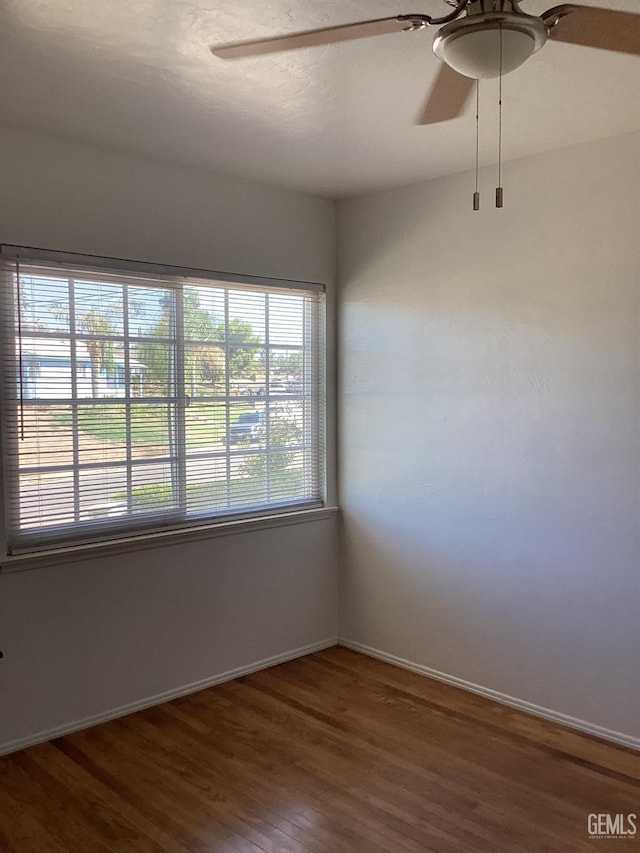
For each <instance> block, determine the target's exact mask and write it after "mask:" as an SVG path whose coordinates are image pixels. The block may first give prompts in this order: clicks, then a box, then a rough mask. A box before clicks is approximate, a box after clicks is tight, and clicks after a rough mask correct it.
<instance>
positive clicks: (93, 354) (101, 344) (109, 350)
mask: <svg viewBox="0 0 640 853" xmlns="http://www.w3.org/2000/svg"><path fill="white" fill-rule="evenodd" d="M50 310H51V313H52V314H53V315H54V317H56V318H57V319H66V320H67V322H68V321H69V306H68V305H65V304H63V303H61V302H54V303H52V304H51V306H50ZM75 322H76V328H77V330H78V331H79V332H81V333H82V334H85V335H112V334H113V326H112V325H111V320H110V319H109V318H108V317H107V316H106V315H105V314H101V313H100V312H99V311H96V310H95V308H90V309H89V310H88V311H84V312H82V313H76V315H75ZM84 345H85V346H86V348H87V352H88V353H89V361H90V364H91V394H92V395H93V396H94V397H98V396H99V395H100V387H99V384H98V383H99V377H100V374H101V373H102V372H103V371H109V370H113V367H114V357H113V341H105V340H103V339H102V338H88V339H87V340H85V341H84Z"/></svg>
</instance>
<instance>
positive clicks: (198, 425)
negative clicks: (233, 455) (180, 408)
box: [185, 400, 227, 454]
mask: <svg viewBox="0 0 640 853" xmlns="http://www.w3.org/2000/svg"><path fill="white" fill-rule="evenodd" d="M226 418H227V406H226V404H225V403H201V402H198V401H196V402H194V401H193V400H192V401H191V402H190V403H189V406H188V408H187V409H186V411H185V443H186V450H187V454H189V453H201V452H202V451H203V450H204V449H207V448H211V449H213V450H224V448H225V445H226V436H227V423H226Z"/></svg>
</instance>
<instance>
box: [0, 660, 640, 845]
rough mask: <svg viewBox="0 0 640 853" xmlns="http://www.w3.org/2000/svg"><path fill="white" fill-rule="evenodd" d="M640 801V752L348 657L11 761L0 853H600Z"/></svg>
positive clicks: (190, 701) (1, 762)
mask: <svg viewBox="0 0 640 853" xmlns="http://www.w3.org/2000/svg"><path fill="white" fill-rule="evenodd" d="M639 800H640V756H639V755H638V754H637V753H634V752H632V751H631V750H626V749H624V748H618V747H616V746H614V745H609V744H607V743H604V742H603V741H599V740H597V739H595V738H590V737H588V736H585V735H582V734H581V733H578V732H574V731H571V730H569V729H565V728H563V727H561V726H558V725H556V724H554V723H548V722H546V721H543V720H539V719H537V718H534V717H531V716H530V715H528V714H524V713H522V712H520V711H516V710H514V709H511V708H505V707H504V706H501V705H497V704H496V703H494V702H491V701H489V700H487V699H484V698H483V697H480V696H476V695H473V694H469V693H466V692H464V691H461V690H459V689H457V688H454V687H451V686H450V685H446V684H442V683H440V682H436V681H433V680H431V679H428V678H424V677H422V676H420V675H417V674H415V673H412V672H409V671H407V670H404V669H400V668H398V667H394V666H391V665H389V664H387V663H383V662H381V661H378V660H374V659H372V658H367V657H364V656H363V655H361V654H358V653H356V652H353V651H350V650H348V649H344V648H338V647H334V648H331V649H326V650H324V651H322V652H317V653H315V654H313V655H309V656H307V657H305V658H300V659H298V660H295V661H290V662H289V663H285V664H281V665H280V666H277V667H273V668H271V669H269V670H263V671H261V672H257V673H253V674H251V675H247V676H245V677H243V678H240V679H237V680H236V681H232V682H227V683H225V684H220V685H218V686H216V687H213V688H210V689H208V690H204V691H201V692H199V693H195V694H191V695H189V696H184V697H181V698H179V699H176V700H175V701H173V702H171V703H167V704H165V705H162V706H158V707H155V708H149V709H147V710H145V711H141V712H139V713H138V714H134V715H131V716H129V717H125V718H122V719H119V720H114V721H112V722H110V723H105V724H104V725H101V726H97V727H95V728H93V729H89V730H85V731H81V732H76V733H75V734H72V735H69V736H67V737H63V738H59V739H58V740H56V741H54V742H52V743H50V744H42V745H40V746H36V747H33V748H31V749H28V750H24V751H23V752H20V753H15V754H14V755H11V756H6V757H5V758H0V851H2V853H101V852H102V851H110V853H120V851H122V853H205V851H207V853H212V851H213V853H429V851H433V853H542V851H545V853H554V851H557V853H566V852H567V851H571V853H588V851H593V850H600V849H602V847H601V842H600V841H599V840H598V839H590V838H589V836H588V827H587V816H588V815H589V813H592V812H596V813H601V812H605V813H606V812H609V813H611V814H618V813H623V814H627V813H637V812H638V810H639ZM639 840H640V838H637V839H636V841H639ZM626 847H629V849H631V847H635V845H626Z"/></svg>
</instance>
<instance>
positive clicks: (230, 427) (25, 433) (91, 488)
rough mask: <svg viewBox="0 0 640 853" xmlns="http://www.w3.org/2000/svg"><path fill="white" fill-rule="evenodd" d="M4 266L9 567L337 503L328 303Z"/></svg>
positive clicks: (289, 292) (316, 294) (134, 277)
mask: <svg viewBox="0 0 640 853" xmlns="http://www.w3.org/2000/svg"><path fill="white" fill-rule="evenodd" d="M58 257H59V256H58ZM1 265H2V266H1V276H2V318H3V319H2V365H3V367H2V415H3V453H4V456H3V458H4V469H5V470H4V479H5V503H6V516H7V519H6V521H7V541H8V550H9V553H21V552H28V551H31V550H38V549H43V548H46V547H53V546H56V547H58V546H60V545H61V544H66V543H69V544H72V543H84V542H92V541H99V540H102V539H111V538H114V537H118V536H122V535H131V534H132V533H134V532H136V531H140V532H144V531H149V530H157V529H162V528H166V527H180V526H185V525H187V526H190V525H193V524H197V523H204V522H210V521H211V520H212V519H213V520H215V519H224V518H225V517H228V516H236V517H243V516H247V517H249V516H253V515H256V514H264V513H268V514H271V513H273V512H277V511H279V510H284V509H286V510H287V511H290V510H291V509H296V508H308V507H312V506H319V505H321V503H322V492H323V482H322V481H323V475H322V472H323V468H324V456H323V399H324V398H323V390H322V389H323V381H322V380H323V363H324V343H323V341H324V338H323V329H324V306H323V299H324V297H323V294H322V292H321V291H319V290H317V289H314V288H306V287H304V286H299V287H298V286H296V285H295V284H291V283H283V284H282V285H273V284H269V285H259V284H255V283H251V284H243V283H242V282H236V281H233V282H229V281H223V280H217V279H216V277H215V274H211V278H210V279H207V278H206V277H203V275H202V274H198V275H197V276H196V275H194V276H193V277H190V276H189V275H176V276H172V275H170V274H168V273H164V272H163V273H158V274H154V273H152V272H149V271H148V268H147V270H146V271H144V272H137V273H136V272H135V269H132V268H131V265H128V268H127V269H126V270H122V271H119V270H117V269H115V268H114V267H113V264H112V263H111V264H110V265H109V266H108V267H107V266H105V268H100V267H96V266H95V265H91V266H86V267H85V266H84V265H78V264H77V263H74V264H73V265H72V264H69V263H65V262H64V261H60V260H56V262H51V261H45V260H41V259H40V260H33V259H32V258H28V257H27V258H16V259H11V260H9V259H4V260H2V261H1Z"/></svg>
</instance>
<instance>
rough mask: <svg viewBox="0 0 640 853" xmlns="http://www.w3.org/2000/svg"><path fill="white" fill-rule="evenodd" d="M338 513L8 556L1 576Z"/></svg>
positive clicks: (326, 510) (292, 515)
mask: <svg viewBox="0 0 640 853" xmlns="http://www.w3.org/2000/svg"><path fill="white" fill-rule="evenodd" d="M337 512H338V507H335V506H331V507H320V508H318V509H305V510H299V511H298V512H288V513H280V514H278V515H266V516H260V517H257V518H243V519H238V520H236V521H224V522H218V523H215V524H204V525H200V526H197V527H185V528H181V529H177V530H166V531H161V532H157V533H146V534H141V535H138V536H128V537H124V538H121V539H117V540H114V541H110V542H97V543H93V544H91V545H73V546H68V547H66V548H54V549H51V550H50V551H41V552H38V553H35V552H34V553H32V554H20V555H16V556H7V557H3V558H0V573H2V574H10V573H13V572H20V571H27V570H29V569H42V568H46V567H48V566H59V565H61V564H64V563H71V562H75V561H77V560H91V559H98V558H101V557H109V556H111V555H113V554H129V553H131V551H143V550H149V549H152V548H162V547H164V546H167V545H177V544H179V543H181V542H196V541H198V540H202V539H215V538H217V537H218V536H232V535H234V534H238V533H251V532H253V531H255V530H267V529H269V528H272V527H288V526H289V525H291V524H307V523H310V522H312V521H322V520H323V519H326V518H331V516H333V515H334V514H335V513H337Z"/></svg>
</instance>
